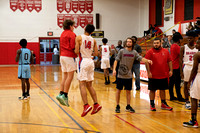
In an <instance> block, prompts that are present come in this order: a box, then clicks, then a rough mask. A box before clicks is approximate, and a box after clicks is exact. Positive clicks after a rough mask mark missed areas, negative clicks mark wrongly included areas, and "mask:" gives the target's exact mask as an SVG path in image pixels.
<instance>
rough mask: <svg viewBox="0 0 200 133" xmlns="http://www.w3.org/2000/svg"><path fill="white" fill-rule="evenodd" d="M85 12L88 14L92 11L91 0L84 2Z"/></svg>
mask: <svg viewBox="0 0 200 133" xmlns="http://www.w3.org/2000/svg"><path fill="white" fill-rule="evenodd" d="M86 10H87V12H88V13H91V12H92V11H93V0H86Z"/></svg>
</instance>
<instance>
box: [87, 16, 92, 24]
mask: <svg viewBox="0 0 200 133" xmlns="http://www.w3.org/2000/svg"><path fill="white" fill-rule="evenodd" d="M87 24H93V14H87V15H86V25H87Z"/></svg>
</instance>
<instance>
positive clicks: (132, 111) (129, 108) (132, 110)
mask: <svg viewBox="0 0 200 133" xmlns="http://www.w3.org/2000/svg"><path fill="white" fill-rule="evenodd" d="M126 111H127V112H131V113H135V110H134V109H133V108H132V107H131V106H126Z"/></svg>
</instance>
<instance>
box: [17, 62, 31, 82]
mask: <svg viewBox="0 0 200 133" xmlns="http://www.w3.org/2000/svg"><path fill="white" fill-rule="evenodd" d="M30 77H31V70H30V66H29V65H19V66H18V78H19V79H29V78H30Z"/></svg>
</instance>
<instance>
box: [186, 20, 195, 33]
mask: <svg viewBox="0 0 200 133" xmlns="http://www.w3.org/2000/svg"><path fill="white" fill-rule="evenodd" d="M186 29H187V31H191V30H194V26H193V25H192V22H189V25H188V26H187V27H186Z"/></svg>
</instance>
